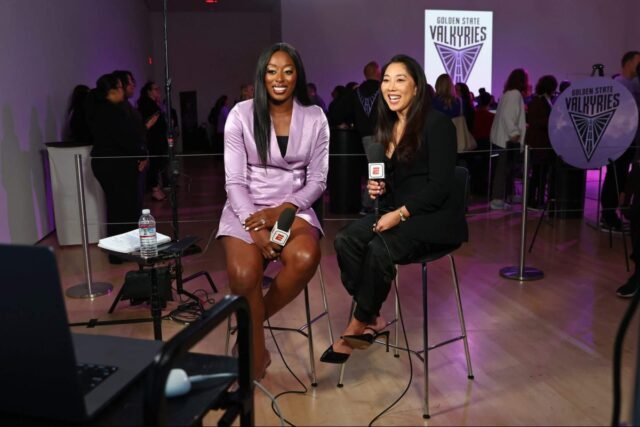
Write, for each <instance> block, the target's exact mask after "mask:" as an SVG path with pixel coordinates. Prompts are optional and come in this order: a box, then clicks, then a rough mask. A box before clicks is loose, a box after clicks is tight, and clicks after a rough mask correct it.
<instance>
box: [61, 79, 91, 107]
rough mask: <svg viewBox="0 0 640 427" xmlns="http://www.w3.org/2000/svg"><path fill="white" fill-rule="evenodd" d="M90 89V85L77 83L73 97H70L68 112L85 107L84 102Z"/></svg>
mask: <svg viewBox="0 0 640 427" xmlns="http://www.w3.org/2000/svg"><path fill="white" fill-rule="evenodd" d="M90 90H91V89H89V86H87V85H77V86H76V87H74V88H73V92H72V93H71V98H70V99H69V108H68V110H67V113H68V114H71V113H72V112H73V111H75V110H81V109H83V108H84V104H85V102H86V99H87V95H88V94H89V91H90Z"/></svg>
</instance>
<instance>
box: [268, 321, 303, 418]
mask: <svg viewBox="0 0 640 427" xmlns="http://www.w3.org/2000/svg"><path fill="white" fill-rule="evenodd" d="M267 326H268V327H269V332H270V334H271V338H272V339H273V343H274V344H275V346H276V350H278V354H279V355H280V359H282V363H284V366H285V367H286V368H287V370H288V371H289V373H290V374H291V375H292V376H293V378H295V379H296V381H297V382H298V384H300V385H301V386H302V388H303V390H302V391H301V390H286V391H282V392H280V393H278V394H276V395H275V396H274V397H273V399H272V400H271V410H272V411H273V412H274V413H275V414H276V415H277V416H278V417H280V419H281V420H282V421H284V422H285V423H287V424H288V425H290V426H291V427H295V424H293V423H292V422H291V421H289V420H288V419H286V418H285V417H284V416H283V415H282V412H281V411H280V409H279V408H278V407H277V400H278V398H280V397H281V396H284V395H287V394H302V395H305V394H307V392H308V391H309V389H308V388H307V386H306V385H304V383H303V382H302V381H301V380H300V378H298V376H297V375H296V374H295V373H294V372H293V370H292V369H291V367H290V366H289V364H288V363H287V361H286V359H285V357H284V354H282V350H281V349H280V345H279V344H278V341H277V340H276V336H275V334H274V333H273V329H272V328H271V322H270V321H269V318H268V317H267ZM309 327H311V326H309Z"/></svg>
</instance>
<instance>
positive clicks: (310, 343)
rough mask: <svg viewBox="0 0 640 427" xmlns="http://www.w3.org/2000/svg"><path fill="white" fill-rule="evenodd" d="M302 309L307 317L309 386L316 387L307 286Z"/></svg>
mask: <svg viewBox="0 0 640 427" xmlns="http://www.w3.org/2000/svg"><path fill="white" fill-rule="evenodd" d="M304 309H305V312H306V315H307V325H309V331H308V335H307V341H308V343H309V364H310V366H311V386H312V387H317V386H318V381H317V379H316V358H315V356H314V355H313V331H312V326H311V308H310V307H309V289H308V286H305V287H304Z"/></svg>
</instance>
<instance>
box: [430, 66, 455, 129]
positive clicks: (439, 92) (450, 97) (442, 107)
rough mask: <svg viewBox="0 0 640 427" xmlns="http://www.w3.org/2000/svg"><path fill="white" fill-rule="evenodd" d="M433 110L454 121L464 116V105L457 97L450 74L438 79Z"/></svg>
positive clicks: (441, 75)
mask: <svg viewBox="0 0 640 427" xmlns="http://www.w3.org/2000/svg"><path fill="white" fill-rule="evenodd" d="M433 108H434V109H436V110H438V111H440V112H441V113H443V114H445V115H447V116H449V118H451V119H453V118H454V117H458V116H461V115H462V105H461V103H460V99H459V98H458V97H457V96H456V92H455V89H454V86H453V81H452V80H451V77H450V76H449V75H448V74H440V75H439V76H438V78H437V79H436V96H435V98H433Z"/></svg>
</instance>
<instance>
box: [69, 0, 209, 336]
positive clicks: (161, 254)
mask: <svg viewBox="0 0 640 427" xmlns="http://www.w3.org/2000/svg"><path fill="white" fill-rule="evenodd" d="M163 15H164V52H165V55H164V60H165V64H164V65H165V91H166V102H167V108H166V111H165V112H164V115H165V120H166V123H167V134H166V138H167V144H168V147H169V150H168V152H169V165H170V169H171V174H170V201H171V216H172V226H173V242H172V243H169V244H167V245H165V246H163V247H159V248H158V255H157V256H156V257H153V258H150V259H145V258H142V257H140V254H139V253H132V254H125V253H119V252H111V251H107V252H108V253H110V254H111V255H114V256H117V257H119V258H122V259H124V260H127V261H132V262H135V263H137V264H138V265H139V267H140V270H144V267H148V268H149V271H150V295H149V302H150V304H151V318H142V319H125V320H108V321H99V320H97V319H91V320H89V321H88V322H80V323H72V324H70V325H69V326H86V327H88V328H92V327H94V326H101V325H117V324H127V323H141V322H153V329H154V339H156V340H162V330H161V327H160V323H161V321H162V320H163V319H165V318H169V316H162V313H161V307H160V306H161V301H160V300H161V298H160V294H159V289H158V287H159V286H158V268H157V266H156V265H157V264H158V263H160V262H163V261H170V260H174V272H173V274H172V275H171V276H172V277H171V278H172V279H174V280H175V282H176V292H177V294H178V295H185V296H187V297H188V298H190V299H192V300H193V301H195V302H196V304H197V305H198V307H199V308H200V309H201V311H203V310H202V304H201V303H200V299H199V298H198V297H197V296H196V295H195V294H193V293H191V292H188V291H186V290H185V289H184V283H186V282H188V281H190V280H193V279H196V278H198V277H201V276H204V277H205V278H206V279H207V281H208V282H209V285H210V286H211V289H212V291H213V292H214V293H217V292H218V289H217V288H216V285H215V283H214V282H213V279H212V278H211V276H210V275H209V273H208V272H207V271H199V272H197V273H195V274H192V275H190V276H188V277H186V278H183V277H182V275H183V268H182V256H183V255H189V254H194V253H200V252H202V250H201V249H200V248H199V247H198V246H197V245H195V242H196V241H197V240H198V239H197V238H196V237H193V236H187V237H185V238H183V239H182V240H180V237H179V236H180V233H179V223H178V197H177V188H178V184H177V179H178V176H179V174H180V171H179V167H178V162H177V160H176V156H175V148H174V127H173V118H172V106H171V78H170V77H169V57H168V39H167V17H168V11H167V0H163ZM125 294H126V282H125V284H124V285H123V286H122V287H121V288H120V291H119V292H118V294H117V295H116V298H115V300H114V302H113V303H112V305H111V307H110V309H109V313H112V312H113V311H114V310H115V307H116V305H117V304H118V302H120V300H121V299H122V298H123V295H125ZM145 299H146V298H145Z"/></svg>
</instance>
